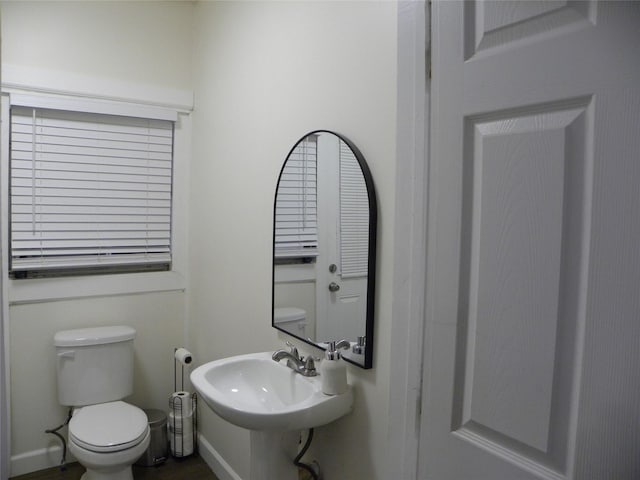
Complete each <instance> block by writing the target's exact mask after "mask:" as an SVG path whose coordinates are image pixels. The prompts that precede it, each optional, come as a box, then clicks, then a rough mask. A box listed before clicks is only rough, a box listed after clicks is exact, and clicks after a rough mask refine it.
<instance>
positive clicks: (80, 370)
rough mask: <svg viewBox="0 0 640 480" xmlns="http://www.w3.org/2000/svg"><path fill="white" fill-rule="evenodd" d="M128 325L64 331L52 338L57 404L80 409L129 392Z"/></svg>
mask: <svg viewBox="0 0 640 480" xmlns="http://www.w3.org/2000/svg"><path fill="white" fill-rule="evenodd" d="M135 335H136V331H135V330H134V329H133V328H131V327H128V326H110V327H94V328H80V329H76V330H64V331H61V332H58V333H56V334H55V336H54V345H55V348H56V372H57V377H58V402H59V403H60V404H61V405H68V406H83V405H93V404H96V403H104V402H112V401H115V400H121V399H123V398H125V397H127V396H129V395H131V394H132V393H133V339H134V337H135Z"/></svg>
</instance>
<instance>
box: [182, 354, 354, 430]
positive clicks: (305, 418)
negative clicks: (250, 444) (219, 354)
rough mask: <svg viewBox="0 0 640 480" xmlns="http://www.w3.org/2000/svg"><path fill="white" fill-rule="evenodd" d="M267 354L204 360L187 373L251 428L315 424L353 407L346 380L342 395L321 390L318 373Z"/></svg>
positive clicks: (220, 409) (228, 415) (207, 396)
mask: <svg viewBox="0 0 640 480" xmlns="http://www.w3.org/2000/svg"><path fill="white" fill-rule="evenodd" d="M271 355H272V353H271V352H263V353H251V354H247V355H239V356H236V357H229V358H224V359H221V360H216V361H213V362H209V363H206V364H204V365H202V366H200V367H198V368H196V369H195V370H194V371H193V372H192V373H191V382H192V383H193V386H194V387H195V389H196V391H197V392H198V394H199V395H200V398H202V399H203V400H204V401H205V403H206V404H207V405H209V407H211V409H212V410H213V411H214V412H216V413H217V414H218V415H220V416H221V417H222V418H224V419H225V420H227V421H228V422H230V423H233V424H235V425H238V426H239V427H243V428H247V429H249V430H281V431H286V430H302V429H307V428H313V427H317V426H320V425H324V424H327V423H330V422H332V421H334V420H336V419H338V418H340V417H342V416H343V415H345V414H346V413H348V412H349V411H350V410H351V407H352V405H353V392H352V390H351V387H350V386H349V388H348V390H347V392H346V393H344V394H342V395H335V396H329V395H325V394H324V393H322V389H321V380H320V376H316V377H304V376H302V375H301V374H299V373H296V372H294V371H293V370H292V369H290V368H289V367H287V366H286V360H282V362H279V363H278V362H275V361H273V360H272V359H271Z"/></svg>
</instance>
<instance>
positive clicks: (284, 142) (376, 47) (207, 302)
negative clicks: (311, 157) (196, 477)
mask: <svg viewBox="0 0 640 480" xmlns="http://www.w3.org/2000/svg"><path fill="white" fill-rule="evenodd" d="M396 14H397V12H396V4H395V3H394V2H203V3H199V4H196V7H195V19H196V21H195V48H194V51H195V56H194V72H195V78H194V85H195V98H196V101H195V103H196V109H195V112H194V119H193V120H194V136H193V138H194V144H193V163H192V184H191V199H190V204H191V210H190V212H191V219H190V225H191V230H190V249H191V262H190V289H189V301H188V303H189V309H190V322H191V323H190V332H191V339H190V341H191V346H192V349H193V350H195V355H196V358H197V361H198V362H199V363H201V362H206V361H208V360H212V359H216V358H221V357H225V356H228V355H234V354H239V353H244V352H252V351H265V350H272V349H275V348H278V347H280V346H281V345H282V343H283V340H284V339H285V336H284V335H282V336H281V335H280V334H278V333H277V332H276V331H275V330H274V329H272V328H271V326H270V325H271V322H270V316H271V287H270V284H271V239H272V221H273V219H272V214H273V212H272V208H273V197H274V194H275V187H276V181H277V177H278V173H279V171H280V168H281V166H282V162H283V161H284V159H285V156H286V155H287V153H288V151H289V149H290V148H291V147H292V146H293V144H294V143H295V142H296V141H297V140H298V139H299V138H300V137H301V136H302V135H303V134H305V133H306V132H308V131H311V130H315V129H318V128H326V129H331V130H334V131H337V132H339V133H341V134H343V135H345V136H346V137H347V138H349V139H351V140H352V141H353V142H354V143H355V144H356V145H357V146H358V147H359V148H360V149H361V150H362V153H363V154H364V156H365V158H366V159H367V161H368V163H369V166H370V167H371V171H372V174H373V179H374V182H375V185H376V189H377V195H378V204H379V217H378V218H379V225H378V246H379V247H378V268H377V278H378V284H377V292H376V339H375V345H374V352H375V354H374V355H375V357H374V368H373V369H372V370H368V371H365V370H362V369H359V368H357V367H353V366H349V377H350V381H351V382H352V383H353V384H354V385H355V388H356V401H355V407H354V411H353V413H352V414H350V415H349V416H347V417H345V418H343V419H341V420H340V421H338V422H336V423H334V424H332V425H330V426H326V427H322V428H319V429H317V430H316V436H315V440H314V443H313V445H312V454H311V455H310V456H311V457H313V458H316V459H318V460H319V462H320V463H321V465H322V466H323V469H324V471H325V475H326V478H348V479H350V480H359V479H362V480H365V479H366V480H375V479H381V480H388V479H389V478H393V475H390V474H389V473H388V472H387V470H386V469H387V462H388V456H387V455H386V453H387V451H388V447H389V446H388V443H387V437H388V427H389V426H388V421H387V419H388V397H389V386H388V384H389V374H390V373H389V371H390V362H391V360H390V352H389V343H390V336H391V333H390V317H391V315H390V312H391V293H390V292H391V290H392V285H391V281H392V254H393V252H392V249H393V231H392V227H393V223H394V219H393V217H394V195H395V193H394V175H395V171H394V169H395V151H396V144H395V134H396V123H395V112H396V83H395V82H396V80H395V79H396V48H397V43H396V22H397V17H396ZM303 349H304V347H303ZM315 353H316V354H318V353H319V351H316V352H315ZM201 420H202V421H201V423H200V425H201V430H202V433H203V434H204V436H205V438H206V440H207V441H208V442H209V443H210V444H211V445H212V447H213V448H214V449H215V450H216V452H217V453H218V454H220V455H221V456H222V457H223V459H224V460H225V461H226V462H227V463H228V464H229V465H230V467H231V468H232V469H233V470H234V471H235V472H236V473H237V474H238V475H239V476H240V477H241V478H247V475H248V462H247V460H246V458H247V455H248V453H249V452H248V449H249V437H248V433H247V432H246V431H244V430H242V429H239V428H236V427H233V426H231V425H229V424H226V423H225V422H223V421H222V420H220V419H218V418H217V417H216V416H215V415H214V414H212V413H210V411H209V410H208V409H206V408H203V409H202V418H201ZM220 476H221V478H226V477H224V476H222V475H220Z"/></svg>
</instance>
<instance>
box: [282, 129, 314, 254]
mask: <svg viewBox="0 0 640 480" xmlns="http://www.w3.org/2000/svg"><path fill="white" fill-rule="evenodd" d="M316 166H317V141H316V136H315V135H313V136H308V137H306V138H305V139H304V140H303V141H301V142H300V143H299V144H298V145H297V146H296V147H295V149H294V150H293V152H291V154H290V155H289V157H288V158H287V161H286V164H285V166H284V168H283V170H282V174H281V175H280V181H279V183H278V194H277V200H276V213H275V217H276V218H275V256H276V258H295V257H314V256H316V255H317V251H318V225H317V192H316V188H317V187H316V185H317V181H316V179H317V174H316Z"/></svg>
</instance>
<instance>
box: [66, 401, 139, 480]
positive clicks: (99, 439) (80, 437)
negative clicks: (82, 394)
mask: <svg viewBox="0 0 640 480" xmlns="http://www.w3.org/2000/svg"><path fill="white" fill-rule="evenodd" d="M150 440H151V434H150V430H149V425H148V421H147V416H146V414H145V413H144V411H142V410H141V409H139V408H138V407H135V406H133V405H130V404H128V403H125V402H122V401H116V402H109V403H102V404H98V405H91V406H88V407H82V408H79V409H76V410H74V412H73V416H72V418H71V421H70V422H69V451H70V452H71V453H72V454H73V455H74V456H75V457H76V459H77V460H78V461H79V462H80V464H82V465H84V466H85V468H86V469H87V471H86V472H85V473H84V475H83V476H82V480H133V475H132V473H131V465H132V464H133V463H134V462H135V461H136V460H138V458H140V456H142V454H144V452H145V451H146V450H147V447H148V446H149V443H150Z"/></svg>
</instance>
